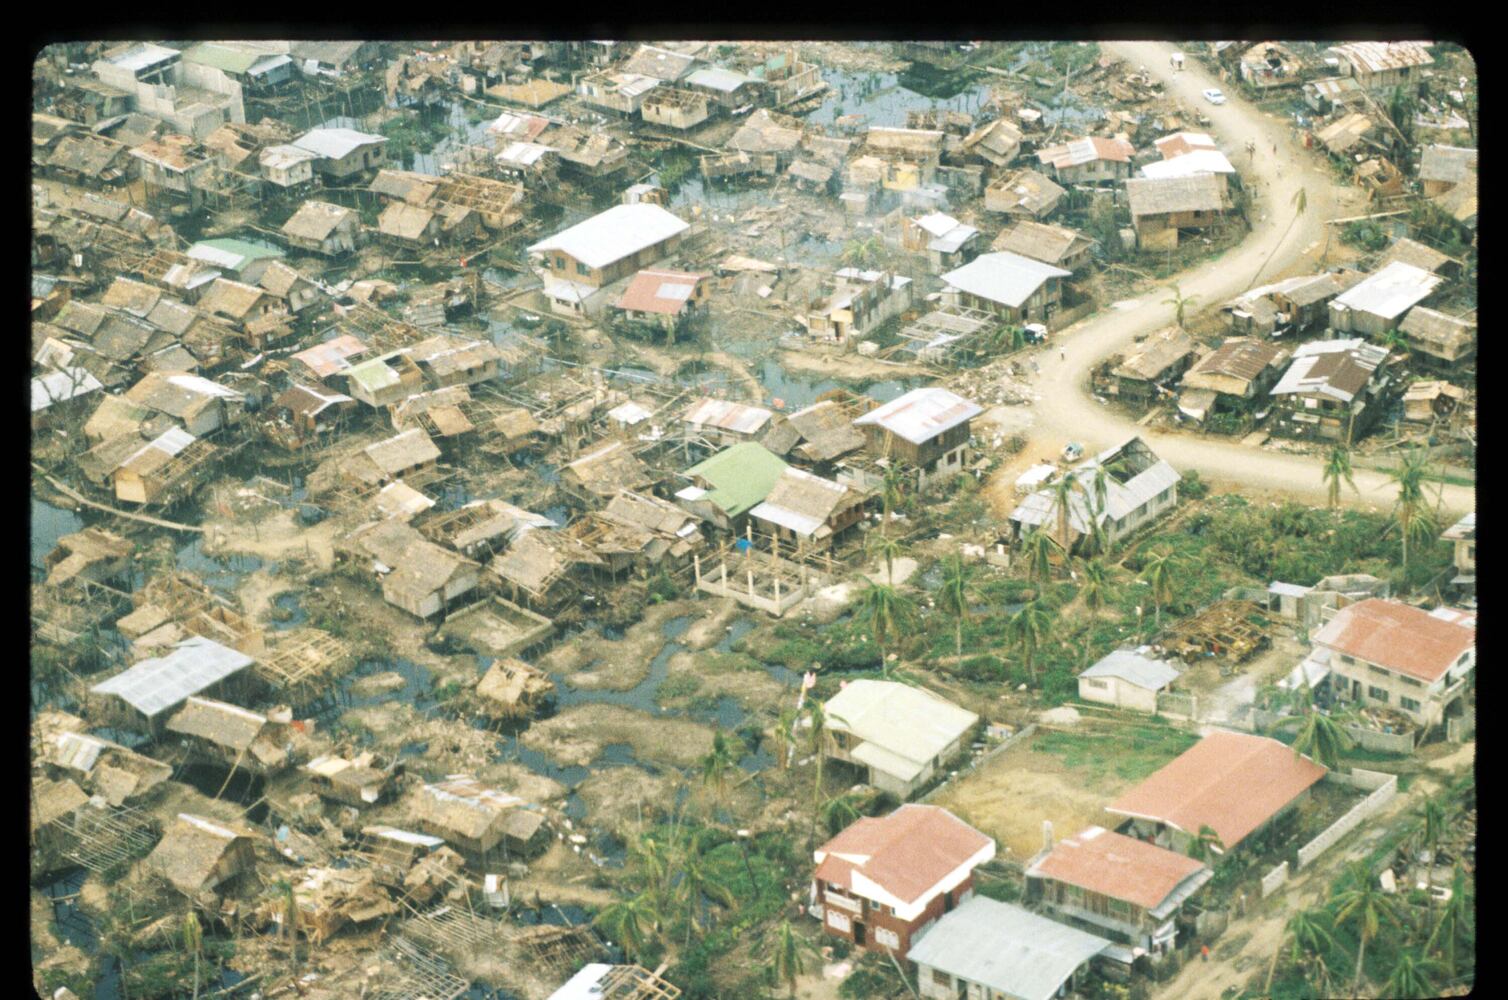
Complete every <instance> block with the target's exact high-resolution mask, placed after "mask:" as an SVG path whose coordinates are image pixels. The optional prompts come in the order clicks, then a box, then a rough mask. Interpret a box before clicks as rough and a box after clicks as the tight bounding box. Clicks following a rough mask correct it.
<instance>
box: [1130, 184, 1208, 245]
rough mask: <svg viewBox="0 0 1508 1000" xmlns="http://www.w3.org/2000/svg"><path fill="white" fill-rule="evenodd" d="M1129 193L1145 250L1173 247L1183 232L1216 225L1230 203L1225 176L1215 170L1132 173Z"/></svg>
mask: <svg viewBox="0 0 1508 1000" xmlns="http://www.w3.org/2000/svg"><path fill="white" fill-rule="evenodd" d="M1126 197H1127V199H1128V201H1129V202H1130V205H1131V225H1132V227H1133V228H1134V229H1135V230H1136V241H1137V246H1139V247H1140V248H1141V249H1143V250H1169V249H1172V248H1173V247H1176V246H1177V245H1178V236H1179V233H1180V232H1182V231H1187V230H1195V231H1197V230H1201V229H1208V228H1209V227H1211V226H1214V225H1217V224H1219V222H1220V220H1221V219H1222V218H1223V217H1224V215H1225V213H1226V212H1227V211H1228V210H1229V209H1230V207H1231V200H1230V193H1229V192H1228V191H1227V190H1226V186H1225V180H1224V179H1223V178H1222V177H1219V176H1216V175H1214V174H1196V175H1194V176H1192V177H1164V178H1151V177H1133V178H1131V179H1129V180H1127V181H1126Z"/></svg>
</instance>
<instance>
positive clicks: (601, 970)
mask: <svg viewBox="0 0 1508 1000" xmlns="http://www.w3.org/2000/svg"><path fill="white" fill-rule="evenodd" d="M611 971H613V967H612V966H611V965H608V964H606V963H604V962H591V963H589V964H587V965H584V966H582V968H581V971H580V972H577V973H576V974H575V975H574V976H572V977H571V978H570V979H568V980H566V983H565V985H564V986H562V987H561V988H560V989H558V990H556V991H555V992H554V993H551V994H550V997H549V1000H602V990H600V989H599V988H598V986H599V984H600V983H601V982H602V977H603V976H606V975H607V974H608V973H609V972H611Z"/></svg>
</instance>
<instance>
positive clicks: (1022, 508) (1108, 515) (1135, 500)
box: [1010, 442, 1179, 535]
mask: <svg viewBox="0 0 1508 1000" xmlns="http://www.w3.org/2000/svg"><path fill="white" fill-rule="evenodd" d="M1129 443H1130V442H1127V444H1129ZM1124 448H1125V445H1120V446H1119V447H1116V448H1107V449H1106V450H1105V451H1102V452H1100V453H1099V454H1098V455H1096V456H1095V457H1094V458H1091V459H1087V460H1085V461H1084V462H1081V463H1080V464H1079V465H1077V466H1075V467H1074V470H1073V472H1072V473H1071V475H1072V476H1073V477H1074V478H1075V479H1077V480H1079V482H1080V484H1081V488H1080V489H1076V490H1074V491H1073V493H1072V494H1071V495H1070V499H1069V501H1068V524H1069V526H1070V527H1071V528H1072V529H1073V530H1074V531H1076V532H1078V533H1079V534H1081V535H1083V534H1088V533H1089V531H1090V527H1089V519H1090V516H1091V515H1090V510H1091V508H1090V506H1089V500H1088V498H1087V497H1086V496H1085V493H1086V492H1087V493H1091V494H1092V493H1093V490H1094V471H1095V469H1096V468H1098V467H1099V466H1100V465H1101V464H1106V463H1109V462H1111V461H1112V460H1113V459H1114V457H1115V456H1116V455H1117V454H1118V453H1119V452H1120V451H1121V450H1122V449H1124ZM1178 478H1179V477H1178V470H1176V469H1174V468H1173V467H1172V466H1171V465H1169V464H1168V463H1167V462H1165V461H1162V460H1161V459H1159V460H1158V461H1157V462H1156V463H1154V464H1153V465H1151V466H1149V467H1148V468H1146V469H1145V470H1143V471H1142V472H1139V473H1137V474H1136V475H1134V476H1132V477H1131V478H1130V479H1128V480H1126V482H1124V483H1118V482H1116V481H1115V478H1114V477H1113V476H1111V477H1108V478H1107V479H1106V481H1105V505H1104V508H1103V509H1100V510H1097V511H1095V515H1096V516H1095V520H1096V521H1098V522H1099V523H1101V524H1103V523H1104V522H1105V521H1106V520H1107V519H1109V520H1120V519H1121V518H1124V517H1125V516H1126V515H1127V514H1130V513H1131V512H1132V511H1135V510H1138V509H1139V508H1141V507H1142V506H1144V505H1145V504H1147V503H1149V502H1151V500H1152V499H1153V498H1154V497H1156V496H1158V495H1159V494H1160V493H1162V492H1163V491H1164V490H1166V489H1167V488H1168V487H1170V486H1176V485H1177V484H1178ZM1053 494H1054V491H1053V490H1052V489H1044V490H1038V491H1037V492H1035V493H1033V494H1032V495H1031V496H1029V497H1027V498H1026V499H1024V500H1022V501H1021V502H1020V503H1019V504H1017V505H1016V509H1015V510H1013V511H1011V515H1010V519H1011V520H1012V521H1015V522H1017V523H1019V524H1024V525H1027V526H1028V527H1031V526H1036V525H1041V524H1049V525H1055V524H1057V520H1058V504H1057V499H1056V497H1055V496H1054V495H1053Z"/></svg>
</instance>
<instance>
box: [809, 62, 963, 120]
mask: <svg viewBox="0 0 1508 1000" xmlns="http://www.w3.org/2000/svg"><path fill="white" fill-rule="evenodd" d="M938 76H953V74H937V73H935V72H934V73H930V74H929V73H927V72H925V71H922V70H919V69H911V70H908V71H907V72H906V73H905V74H896V73H849V72H844V71H842V70H835V69H827V70H823V71H822V79H824V80H826V81H827V85H828V91H827V97H826V98H824V100H823V101H822V103H821V104H819V105H818V106H817V109H816V110H815V111H813V112H812V113H811V114H809V115H807V116H806V119H807V121H809V122H813V123H814V124H818V125H831V124H833V123H834V122H835V121H836V120H837V119H838V118H839V117H840V116H842V115H855V114H857V115H863V116H864V117H865V122H864V124H865V125H866V126H870V125H878V126H881V127H883V128H905V127H906V114H907V112H910V111H930V110H933V109H941V110H948V111H967V112H970V113H977V112H979V111H980V110H981V109H982V108H983V107H984V105H985V102H987V101H988V100H989V98H990V86H989V82H988V80H987V79H986V80H984V81H981V82H976V83H972V84H967V85H965V86H964V87H963V89H962V90H959V91H957V92H956V93H953V94H951V95H948V96H938V97H928V96H927V95H926V94H922V93H918V92H917V91H916V90H912V89H909V88H908V87H906V86H902V84H903V83H907V84H910V85H912V86H917V87H928V89H931V88H932V87H942V88H944V89H942V90H940V91H939V92H940V93H942V92H945V89H946V88H945V85H944V84H943V81H942V80H941V79H938V78H937V77H938ZM960 82H962V81H960Z"/></svg>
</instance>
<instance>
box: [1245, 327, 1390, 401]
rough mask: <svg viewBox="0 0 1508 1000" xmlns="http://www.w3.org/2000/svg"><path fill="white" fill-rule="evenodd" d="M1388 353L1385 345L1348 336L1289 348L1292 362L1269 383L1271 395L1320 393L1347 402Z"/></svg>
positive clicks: (1354, 396)
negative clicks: (1348, 338)
mask: <svg viewBox="0 0 1508 1000" xmlns="http://www.w3.org/2000/svg"><path fill="white" fill-rule="evenodd" d="M1387 356H1388V350H1387V348H1386V347H1380V346H1378V345H1376V344H1368V343H1367V342H1366V341H1364V340H1362V339H1361V338H1360V337H1356V338H1353V339H1350V340H1318V341H1313V342H1311V343H1308V344H1304V345H1302V346H1300V347H1299V348H1298V349H1297V350H1295V351H1294V352H1293V363H1292V364H1291V365H1289V366H1288V370H1287V371H1286V372H1284V373H1283V377H1282V378H1281V379H1279V380H1278V384H1277V385H1275V386H1273V388H1272V393H1271V395H1274V396H1287V395H1291V394H1294V393H1311V392H1313V393H1320V394H1322V395H1326V396H1330V397H1332V398H1334V399H1338V400H1341V401H1342V402H1347V403H1348V402H1350V401H1351V400H1352V399H1355V398H1356V395H1357V393H1359V392H1361V390H1362V389H1364V388H1366V385H1367V382H1369V381H1370V380H1371V378H1372V373H1373V372H1375V371H1376V370H1377V366H1378V365H1380V364H1381V363H1382V362H1383V361H1384V359H1386V358H1387Z"/></svg>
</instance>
